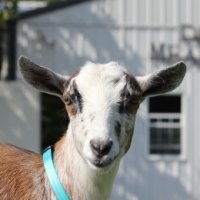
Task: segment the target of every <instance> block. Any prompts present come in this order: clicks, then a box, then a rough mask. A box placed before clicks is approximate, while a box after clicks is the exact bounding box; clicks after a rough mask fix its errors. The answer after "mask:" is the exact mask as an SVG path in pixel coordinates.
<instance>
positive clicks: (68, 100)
mask: <svg viewBox="0 0 200 200" xmlns="http://www.w3.org/2000/svg"><path fill="white" fill-rule="evenodd" d="M63 100H64V102H65V104H66V105H70V104H71V103H72V101H71V99H70V97H64V98H63Z"/></svg>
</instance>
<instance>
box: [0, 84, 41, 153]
mask: <svg viewBox="0 0 200 200" xmlns="http://www.w3.org/2000/svg"><path fill="white" fill-rule="evenodd" d="M39 133H40V102H39V94H38V92H37V91H35V90H33V89H32V88H30V87H29V86H27V85H24V84H22V83H19V82H15V81H12V82H0V143H1V142H4V143H9V144H13V145H16V146H18V147H21V148H26V149H29V150H31V151H34V152H38V153H40V134H39Z"/></svg>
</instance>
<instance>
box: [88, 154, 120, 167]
mask: <svg viewBox="0 0 200 200" xmlns="http://www.w3.org/2000/svg"><path fill="white" fill-rule="evenodd" d="M116 158H117V156H115V157H114V158H110V159H96V160H93V161H91V160H90V164H92V165H93V166H94V167H96V168H99V169H105V168H107V167H109V166H111V165H112V164H113V163H114V161H115V160H116Z"/></svg>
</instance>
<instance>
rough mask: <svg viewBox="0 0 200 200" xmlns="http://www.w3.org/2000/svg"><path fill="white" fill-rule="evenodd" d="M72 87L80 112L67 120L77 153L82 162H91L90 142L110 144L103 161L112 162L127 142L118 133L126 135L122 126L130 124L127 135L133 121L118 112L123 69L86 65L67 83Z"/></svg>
mask: <svg viewBox="0 0 200 200" xmlns="http://www.w3.org/2000/svg"><path fill="white" fill-rule="evenodd" d="M72 85H75V86H76V88H77V90H78V93H79V94H80V96H81V111H80V110H79V112H77V113H76V115H73V116H71V117H70V121H71V126H72V130H73V134H74V140H75V141H76V144H77V146H78V151H79V153H80V154H81V155H82V156H83V157H84V158H85V159H86V160H89V161H95V160H96V159H97V158H96V155H94V152H93V151H92V149H91V141H92V140H94V141H99V142H101V143H106V142H107V141H112V142H113V145H112V148H111V150H110V152H109V153H108V155H106V156H105V158H104V159H105V160H112V159H113V160H114V159H115V158H116V157H117V156H118V155H119V154H120V153H121V152H120V151H121V148H122V144H121V143H122V142H123V143H124V142H127V141H126V137H127V136H126V135H122V134H121V132H123V133H124V134H127V130H126V127H125V126H127V125H130V121H132V128H131V131H133V126H134V117H133V116H131V117H130V116H129V115H128V114H126V113H121V112H120V108H119V107H120V103H122V92H123V90H124V88H125V87H126V86H127V74H126V73H125V69H124V68H123V67H120V66H119V65H118V64H117V63H114V62H112V63H108V64H105V65H101V64H93V63H87V64H86V65H85V66H84V67H83V68H82V69H81V70H80V72H79V73H78V75H77V76H75V77H74V78H72V79H71V81H70V84H69V86H72ZM71 90H72V89H71ZM128 90H130V89H129V87H127V92H128ZM68 91H70V88H68ZM71 92H72V93H73V91H71ZM124 151H125V150H124Z"/></svg>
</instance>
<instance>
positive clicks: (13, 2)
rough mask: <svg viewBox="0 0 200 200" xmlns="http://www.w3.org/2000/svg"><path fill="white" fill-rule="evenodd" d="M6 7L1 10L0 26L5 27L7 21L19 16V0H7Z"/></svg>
mask: <svg viewBox="0 0 200 200" xmlns="http://www.w3.org/2000/svg"><path fill="white" fill-rule="evenodd" d="M3 3H5V7H4V9H3V10H2V11H1V12H0V28H4V26H5V24H6V21H7V20H9V19H13V18H16V17H17V16H18V0H5V1H3Z"/></svg>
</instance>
